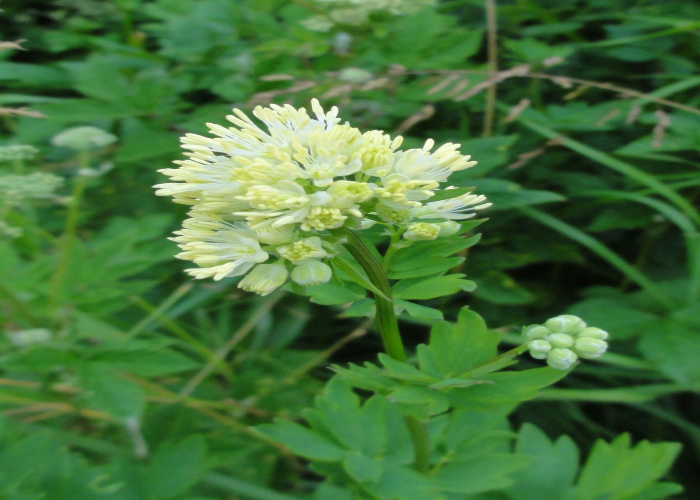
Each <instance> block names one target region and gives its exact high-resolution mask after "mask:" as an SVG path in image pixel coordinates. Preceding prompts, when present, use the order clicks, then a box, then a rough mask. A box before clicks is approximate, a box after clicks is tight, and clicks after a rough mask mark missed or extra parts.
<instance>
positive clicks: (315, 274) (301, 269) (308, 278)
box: [292, 260, 333, 286]
mask: <svg viewBox="0 0 700 500" xmlns="http://www.w3.org/2000/svg"><path fill="white" fill-rule="evenodd" d="M332 275H333V271H332V270H331V268H330V266H328V265H327V264H324V263H323V262H319V261H317V260H306V261H304V262H302V263H301V264H299V265H298V266H296V267H294V269H292V280H294V281H295V282H296V283H298V284H300V285H301V286H313V285H321V284H323V283H326V282H328V281H329V280H330V279H331V276H332Z"/></svg>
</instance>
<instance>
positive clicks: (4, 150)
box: [0, 144, 39, 162]
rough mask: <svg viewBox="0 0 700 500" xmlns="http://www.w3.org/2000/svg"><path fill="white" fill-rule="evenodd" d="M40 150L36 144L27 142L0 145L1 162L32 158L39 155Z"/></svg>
mask: <svg viewBox="0 0 700 500" xmlns="http://www.w3.org/2000/svg"><path fill="white" fill-rule="evenodd" d="M38 152H39V150H38V149H37V148H35V147H34V146H29V145H25V144H12V145H10V146H0V162H5V161H26V160H31V159H33V158H34V157H35V156H36V155H37V153H38Z"/></svg>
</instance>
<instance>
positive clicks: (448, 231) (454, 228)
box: [437, 220, 462, 238]
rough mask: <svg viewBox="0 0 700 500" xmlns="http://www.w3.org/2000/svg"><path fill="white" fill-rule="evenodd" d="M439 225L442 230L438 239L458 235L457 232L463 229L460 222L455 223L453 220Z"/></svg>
mask: <svg viewBox="0 0 700 500" xmlns="http://www.w3.org/2000/svg"><path fill="white" fill-rule="evenodd" d="M437 225H438V227H439V228H440V234H438V238H445V237H447V236H452V235H453V234H457V232H458V231H459V230H460V229H461V228H462V226H461V225H460V224H459V223H458V222H455V221H453V220H448V221H445V222H438V224H437Z"/></svg>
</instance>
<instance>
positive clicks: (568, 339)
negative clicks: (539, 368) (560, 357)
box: [546, 333, 574, 349]
mask: <svg viewBox="0 0 700 500" xmlns="http://www.w3.org/2000/svg"><path fill="white" fill-rule="evenodd" d="M546 339H547V340H548V341H549V343H550V344H552V346H553V347H558V348H560V349H569V348H571V347H572V346H573V345H574V338H573V337H572V336H571V335H567V334H566V333H553V334H551V335H547V337H546Z"/></svg>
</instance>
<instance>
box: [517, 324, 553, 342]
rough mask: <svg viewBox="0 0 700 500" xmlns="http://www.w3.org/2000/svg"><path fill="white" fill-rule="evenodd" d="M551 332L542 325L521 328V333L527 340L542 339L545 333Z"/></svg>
mask: <svg viewBox="0 0 700 500" xmlns="http://www.w3.org/2000/svg"><path fill="white" fill-rule="evenodd" d="M551 333H552V332H550V331H549V329H548V328H545V327H544V326H542V325H530V326H528V327H526V328H524V329H523V335H525V338H527V339H529V340H534V339H543V338H545V337H546V336H547V335H551Z"/></svg>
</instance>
